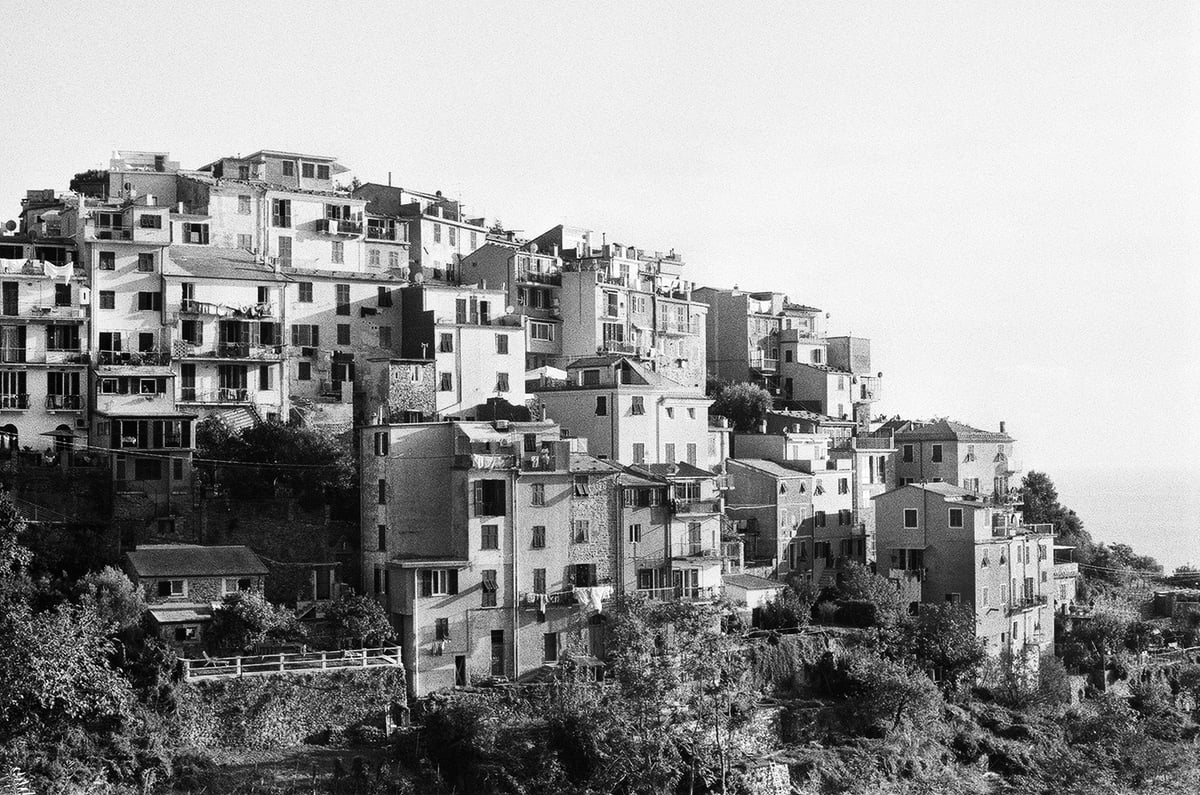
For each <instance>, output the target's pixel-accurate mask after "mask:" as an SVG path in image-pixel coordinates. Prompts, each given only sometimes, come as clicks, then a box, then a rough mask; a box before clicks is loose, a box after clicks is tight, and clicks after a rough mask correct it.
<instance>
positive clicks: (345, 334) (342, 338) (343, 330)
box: [337, 323, 350, 345]
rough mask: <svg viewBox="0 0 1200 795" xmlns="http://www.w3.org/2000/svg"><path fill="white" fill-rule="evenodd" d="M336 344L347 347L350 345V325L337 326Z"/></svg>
mask: <svg viewBox="0 0 1200 795" xmlns="http://www.w3.org/2000/svg"><path fill="white" fill-rule="evenodd" d="M337 344H338V345H349V344H350V324H349V323H338V324H337Z"/></svg>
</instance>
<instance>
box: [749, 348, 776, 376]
mask: <svg viewBox="0 0 1200 795" xmlns="http://www.w3.org/2000/svg"><path fill="white" fill-rule="evenodd" d="M750 366H751V367H753V368H755V369H756V370H770V371H772V372H773V371H775V370H778V369H779V359H771V358H768V357H767V355H766V354H765V353H763V352H762V351H752V352H751V353H750Z"/></svg>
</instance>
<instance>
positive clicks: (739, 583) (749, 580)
mask: <svg viewBox="0 0 1200 795" xmlns="http://www.w3.org/2000/svg"><path fill="white" fill-rule="evenodd" d="M721 579H722V580H723V581H724V583H725V584H726V585H732V586H735V587H737V588H744V589H745V590H747V591H779V590H782V589H783V588H784V587H785V586H784V584H783V583H781V582H778V581H776V580H768V579H767V578H766V577H759V576H758V575H756V574H726V575H725V576H724V577H722V578H721Z"/></svg>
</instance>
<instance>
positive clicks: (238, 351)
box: [182, 342, 283, 360]
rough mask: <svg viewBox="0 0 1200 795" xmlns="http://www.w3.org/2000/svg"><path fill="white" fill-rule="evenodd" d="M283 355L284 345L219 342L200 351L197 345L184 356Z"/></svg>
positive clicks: (227, 357)
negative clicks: (213, 347)
mask: <svg viewBox="0 0 1200 795" xmlns="http://www.w3.org/2000/svg"><path fill="white" fill-rule="evenodd" d="M282 355H283V346H282V345H251V344H250V343H248V342H218V343H217V345H216V348H215V349H214V350H210V351H199V350H196V349H195V347H191V348H188V349H186V350H185V351H184V352H183V353H182V358H187V359H258V360H270V359H277V358H279V357H280V356H282Z"/></svg>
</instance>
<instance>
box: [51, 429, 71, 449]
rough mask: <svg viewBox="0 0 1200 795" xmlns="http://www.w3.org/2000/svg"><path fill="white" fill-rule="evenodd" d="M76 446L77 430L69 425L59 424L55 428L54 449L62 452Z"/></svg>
mask: <svg viewBox="0 0 1200 795" xmlns="http://www.w3.org/2000/svg"><path fill="white" fill-rule="evenodd" d="M74 447H75V432H74V431H73V430H71V427H70V426H69V425H59V426H58V427H57V428H55V429H54V449H55V451H58V452H61V451H62V450H70V449H72V448H74Z"/></svg>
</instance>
